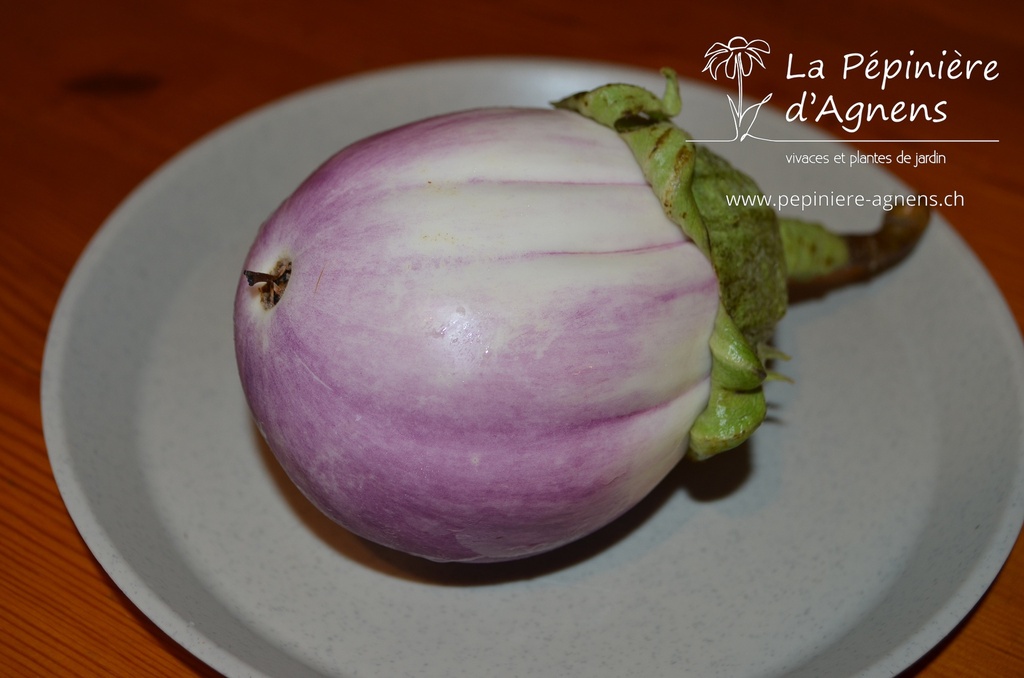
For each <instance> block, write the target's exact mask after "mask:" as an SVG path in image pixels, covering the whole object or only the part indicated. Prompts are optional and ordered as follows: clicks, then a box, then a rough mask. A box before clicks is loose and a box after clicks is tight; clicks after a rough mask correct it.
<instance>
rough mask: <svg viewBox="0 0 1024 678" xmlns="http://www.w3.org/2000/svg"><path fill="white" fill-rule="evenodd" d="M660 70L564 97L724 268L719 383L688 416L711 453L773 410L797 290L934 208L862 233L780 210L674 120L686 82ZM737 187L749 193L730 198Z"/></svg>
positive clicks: (836, 280)
mask: <svg viewBox="0 0 1024 678" xmlns="http://www.w3.org/2000/svg"><path fill="white" fill-rule="evenodd" d="M662 74H663V75H664V76H665V81H666V84H665V94H664V95H663V96H662V97H661V98H658V97H657V96H655V95H654V94H651V93H650V92H648V91H647V90H645V89H643V88H642V87H637V86H636V85H626V84H612V85H605V86H604V87H599V88H597V89H595V90H592V91H589V92H581V93H579V94H575V95H573V96H570V97H568V98H566V99H563V100H561V101H558V102H556V103H555V104H554V105H555V106H556V107H557V108H563V109H567V110H572V111H576V112H577V113H580V114H581V115H583V116H585V117H587V118H590V119H591V120H594V121H595V122H598V123H600V124H602V125H604V126H606V127H610V128H611V129H614V130H615V131H616V132H618V133H619V136H620V137H621V138H622V139H623V141H625V142H626V144H627V146H629V148H630V150H632V152H633V156H634V157H635V158H636V160H637V162H638V163H639V165H640V167H641V169H642V170H643V173H644V176H645V177H646V179H647V182H648V183H649V184H650V186H651V189H652V190H653V191H654V194H655V195H656V196H657V197H658V200H659V201H660V202H661V204H662V207H663V208H664V209H665V214H666V215H667V216H668V218H669V219H670V220H672V222H673V223H675V224H676V225H678V226H679V228H680V229H681V230H682V231H683V233H685V234H686V236H687V237H689V238H690V239H691V240H692V241H693V242H694V244H696V246H697V247H698V248H700V250H701V251H702V252H703V253H704V254H705V255H706V256H707V257H708V259H709V260H710V261H711V264H712V265H713V266H714V268H715V274H716V275H717V277H718V286H719V293H720V294H719V296H720V300H721V303H720V308H719V311H718V315H717V317H716V319H715V326H714V328H713V330H712V334H711V340H710V342H709V344H710V349H711V360H712V362H711V393H710V397H709V399H708V405H707V407H706V408H705V410H704V411H703V412H702V413H701V414H700V415H698V417H697V419H696V421H695V422H694V424H693V426H692V427H691V428H690V449H689V452H688V454H689V456H690V457H691V458H694V459H707V458H708V457H711V456H714V455H716V454H718V453H719V452H723V451H725V450H728V449H731V448H733V447H736V446H737V445H740V444H742V443H743V441H745V440H746V439H747V438H749V437H750V435H751V434H753V432H754V431H755V430H757V428H758V427H759V426H760V425H761V422H763V421H764V418H765V414H766V411H767V405H766V403H765V397H764V382H766V381H770V380H775V379H785V377H783V376H781V375H779V374H777V373H775V372H772V371H770V370H769V369H767V363H768V362H770V361H772V360H776V359H782V360H786V359H788V356H786V355H785V354H783V353H782V352H781V351H778V350H777V349H775V348H773V347H772V346H770V345H769V343H768V341H769V340H770V339H771V336H772V333H773V331H774V329H775V325H776V324H777V323H778V321H779V320H780V319H782V316H783V315H784V314H785V313H786V307H787V305H788V303H789V301H790V300H791V299H799V298H801V297H805V296H811V295H819V294H821V293H824V292H827V291H829V290H831V289H834V288H836V287H842V286H845V285H848V284H850V283H853V282H859V281H864V280H867V279H869V278H871V277H873V276H874V275H876V274H878V273H880V272H882V271H885V270H887V269H889V268H891V267H893V266H895V265H896V264H898V263H899V262H900V261H902V260H903V259H904V258H905V257H907V256H908V255H909V254H910V252H912V251H913V250H914V248H915V247H916V245H917V243H918V241H919V240H920V239H921V237H922V235H923V234H924V232H925V229H926V228H927V226H928V221H929V210H928V208H926V207H914V206H901V207H897V208H893V209H892V210H890V211H887V212H886V213H885V216H884V218H883V220H882V225H881V227H880V228H879V229H878V230H877V231H875V232H873V233H868V234H862V235H849V234H848V235H839V234H836V233H833V232H831V231H829V230H828V229H827V228H825V227H824V226H822V225H820V224H815V223H809V222H805V221H801V220H798V219H793V218H788V217H780V216H778V215H776V214H775V212H774V211H773V210H772V209H771V208H770V207H768V206H767V205H766V204H764V203H763V194H762V193H761V190H760V189H759V188H758V187H757V185H756V184H755V183H754V181H753V180H752V179H751V178H750V177H748V176H747V175H745V174H743V173H742V172H740V171H739V170H737V169H735V168H734V167H732V166H731V165H730V164H729V163H728V162H726V161H725V160H724V159H723V158H721V157H719V156H718V155H716V154H714V153H712V152H711V151H710V150H708V149H707V148H703V147H697V146H696V145H694V144H693V143H692V142H691V140H690V137H689V135H687V134H686V132H684V131H683V130H681V129H679V128H678V127H676V126H675V125H674V124H673V123H672V121H671V119H672V118H673V117H674V116H676V115H678V114H679V112H680V110H681V108H682V102H681V99H680V97H679V83H678V81H677V79H676V74H675V72H674V71H672V69H669V68H665V69H662ZM727 196H748V199H747V200H739V201H733V203H734V204H729V202H728V201H727ZM744 203H746V204H744Z"/></svg>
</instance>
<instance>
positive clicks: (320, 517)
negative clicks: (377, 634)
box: [253, 425, 752, 586]
mask: <svg viewBox="0 0 1024 678" xmlns="http://www.w3.org/2000/svg"><path fill="white" fill-rule="evenodd" d="M253 439H254V441H255V442H256V443H257V445H258V447H259V451H260V455H261V457H262V460H263V463H264V464H265V465H266V466H267V469H268V470H269V472H270V474H271V476H272V478H273V480H274V483H275V484H276V485H277V487H278V489H279V490H280V491H281V494H282V495H283V496H284V498H285V500H286V501H287V503H288V505H289V506H290V507H291V509H292V510H294V511H295V513H296V515H297V516H298V517H299V519H300V520H301V521H302V522H303V523H304V524H305V525H306V526H307V527H308V528H309V529H310V531H312V532H313V534H315V535H316V536H317V538H319V539H320V540H322V541H323V542H324V543H326V544H327V545H328V546H330V547H331V548H332V549H334V550H335V551H337V552H338V553H339V554H341V555H342V556H344V557H345V558H346V559H348V560H350V561H353V562H356V563H358V564H360V565H362V566H364V567H368V568H370V569H373V570H375V571H377V572H380V573H381V574H385V575H388V576H393V577H396V578H399V579H405V580H408V581H417V582H423V583H429V584H434V585H442V586H486V585H493V584H501V583H505V582H512V581H520V580H527V579H533V578H536V577H542V576H545V575H548V574H551V573H553V572H557V571H559V570H563V569H566V568H569V567H572V566H573V565H576V564H578V563H581V562H583V561H586V560H588V559H590V558H593V557H595V556H597V555H598V554H600V553H601V552H603V551H606V550H608V549H610V548H611V547H613V546H614V545H615V544H617V543H619V542H621V541H622V540H624V539H626V538H627V537H628V536H629V535H630V534H632V533H633V532H634V531H636V530H637V529H639V528H640V527H641V526H642V525H643V524H644V523H645V522H647V521H648V520H649V519H650V518H651V517H652V516H653V515H654V514H655V513H657V511H658V510H659V509H660V508H661V507H662V506H663V505H664V504H665V503H666V502H667V501H668V500H669V499H670V498H671V497H672V496H673V495H674V494H675V493H677V492H686V494H687V495H688V496H689V497H690V499H691V500H692V501H693V502H694V503H696V504H701V503H709V502H715V501H718V500H722V499H725V498H727V497H728V496H730V495H731V494H733V493H734V492H736V491H737V490H739V488H740V487H742V486H743V484H744V483H745V482H746V480H747V479H748V478H749V476H750V474H751V469H752V465H751V448H750V443H749V442H748V443H745V444H743V445H741V446H740V447H738V448H736V449H734V450H730V451H729V452H727V453H724V454H721V455H719V456H716V457H713V458H712V459H709V460H707V461H703V462H693V461H689V460H686V459H684V460H683V461H682V462H681V463H679V464H678V465H677V466H676V468H674V469H673V470H672V472H671V473H669V475H668V476H667V477H666V478H665V479H664V480H663V481H662V482H661V483H660V484H659V485H658V486H657V487H656V488H654V490H653V491H652V492H651V493H650V494H649V495H647V497H645V498H644V499H643V500H642V501H641V502H640V503H639V504H637V505H636V506H635V507H633V508H632V509H631V510H629V511H628V512H626V513H625V514H624V515H623V516H621V517H620V518H618V519H617V520H615V521H613V522H612V523H611V524H609V525H606V526H605V527H603V528H601V529H600V530H598V531H596V532H594V533H592V534H590V535H589V536H586V537H583V538H582V539H579V540H577V541H575V542H573V543H571V544H567V545H566V546H562V547H560V548H557V549H555V550H553V551H549V552H547V553H542V554H539V555H536V556H531V557H529V558H524V559H522V560H516V561H510V562H505V563H486V564H471V563H435V562H432V561H429V560H425V559H423V558H420V557H417V556H412V555H409V554H406V553H401V552H399V551H395V550H394V549H390V548H388V547H385V546H381V545H379V544H376V543H373V542H371V541H369V540H367V539H363V538H362V537H359V536H357V535H355V534H353V533H351V532H349V531H348V530H346V529H345V528H343V527H342V526H340V525H338V524H337V523H335V522H334V521H332V520H331V519H330V518H328V517H327V516H326V515H325V514H324V513H322V512H321V511H320V509H318V508H317V507H316V506H315V505H314V504H313V503H312V502H310V501H309V500H308V499H307V498H306V496H305V495H303V494H302V492H301V490H299V488H298V486H296V485H295V484H294V483H293V482H292V481H291V479H290V478H289V477H288V475H287V474H286V473H285V471H284V469H283V468H282V467H281V465H280V464H279V463H278V461H277V459H276V458H275V457H274V454H273V452H272V451H271V450H270V448H269V447H268V446H267V444H266V442H265V441H264V440H263V438H262V436H261V435H260V433H259V431H258V430H257V429H256V427H255V425H253Z"/></svg>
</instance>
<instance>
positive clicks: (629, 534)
mask: <svg viewBox="0 0 1024 678" xmlns="http://www.w3.org/2000/svg"><path fill="white" fill-rule="evenodd" d="M613 80H627V81H632V82H636V83H638V84H643V85H646V86H648V87H650V88H652V89H654V90H655V91H660V90H661V87H662V81H661V78H660V77H659V76H658V75H657V74H654V73H648V72H641V71H636V70H631V69H625V68H621V67H615V66H610V65H602V64H584V63H578V62H561V61H555V62H553V61H546V60H489V61H473V62H456V63H437V64H426V65H419V66H413V67H410V68H402V69H397V70H391V71H386V72H381V73H374V74H370V75H367V76H364V77H359V78H354V79H350V80H346V81H343V82H340V83H336V84H331V85H328V86H325V87H322V88H319V89H315V90H312V91H309V92H305V93H302V94H301V95H298V96H295V97H292V98H289V99H287V100H285V101H283V102H280V103H276V104H274V105H271V106H269V107H266V108H264V109H262V110H259V111H256V112H254V113H253V114H251V115H248V116H246V117H244V118H242V119H241V120H238V121H237V122H235V123H232V124H231V125H228V126H227V127H226V128H224V129H222V130H219V131H217V132H216V133H215V134H213V135H211V136H210V137H208V138H206V139H204V140H203V141H201V142H200V143H198V144H196V145H195V146H194V147H192V148H190V149H188V150H187V151H186V152H184V153H182V154H181V155H180V156H179V157H177V158H175V159H174V160H173V161H172V162H170V163H168V165H167V166H166V167H164V168H163V169H162V170H160V171H159V172H158V173H156V174H155V175H154V176H153V177H152V178H151V179H149V180H148V181H146V182H145V183H144V184H143V185H142V186H140V187H139V189H138V190H137V191H135V192H134V193H133V194H132V195H131V196H130V197H129V198H128V199H127V200H126V201H125V203H124V204H123V205H122V206H121V207H120V208H119V209H118V210H117V211H116V212H115V213H114V214H113V215H112V216H111V218H110V219H109V221H108V222H107V223H106V224H105V225H104V226H103V228H102V229H101V230H100V232H99V233H98V235H97V236H96V238H95V239H94V241H93V242H92V243H91V244H90V245H89V247H88V249H87V251H86V252H85V254H84V255H83V256H82V258H81V260H80V262H79V263H78V265H77V267H76V268H75V270H74V273H73V275H72V276H71V278H70V280H69V281H68V284H67V287H66V289H65V291H64V294H63V296H62V297H61V300H60V305H59V308H58V310H57V312H56V315H55V317H54V320H53V325H52V328H51V331H50V335H49V338H48V343H47V348H46V357H45V365H44V370H43V385H42V407H43V413H44V417H45V433H46V439H47V444H48V446H49V452H50V457H51V460H52V464H53V469H54V474H55V476H56V478H57V481H58V483H59V485H60V489H61V492H62V494H63V497H64V499H65V501H66V503H67V506H68V510H69V511H70V513H71V515H72V516H73V517H74V520H75V523H76V524H77V526H78V529H79V530H80V531H81V534H82V536H83V538H84V539H85V541H86V542H87V543H88V545H89V547H90V548H91V549H92V551H93V552H94V553H95V555H96V557H97V559H98V560H99V561H100V563H101V564H102V565H103V567H104V568H106V570H107V571H108V572H109V573H110V576H111V577H112V578H113V580H114V581H115V582H116V583H117V584H118V586H120V587H121V588H122V589H123V590H124V592H125V593H126V595H127V596H128V597H129V598H130V599H131V600H132V601H133V602H134V603H135V604H136V605H138V607H139V609H141V610H142V611H143V612H144V613H145V614H146V615H147V616H149V617H150V618H151V619H152V620H153V621H154V622H155V623H156V624H157V625H158V626H160V627H161V628H162V629H164V630H165V631H166V632H167V633H168V634H170V636H171V637H173V638H174V639H175V640H177V641H178V642H179V643H181V644H182V645H183V646H185V647H186V648H188V649H189V650H190V651H191V652H193V653H194V654H196V655H197V656H198V657H200V658H201V659H202V660H204V661H206V662H208V663H209V664H211V665H212V666H214V667H215V668H217V669H219V670H220V671H221V672H223V673H225V674H228V675H231V676H243V675H258V676H288V677H290V678H295V677H301V676H345V677H351V678H354V677H356V676H360V677H365V676H387V677H389V678H395V677H401V676H421V677H422V676H428V677H429V676H445V677H451V678H455V677H457V676H484V675H486V676H491V677H504V676H526V675H546V676H551V675H557V676H588V677H590V678H598V677H605V676H607V677H612V676H614V677H620V676H624V675H641V676H658V675H673V676H700V677H702V678H708V677H710V676H729V677H730V678H740V677H744V676H779V675H794V676H821V675H829V676H833V677H839V676H883V675H892V674H894V673H896V672H898V671H899V670H900V669H902V668H904V667H906V666H907V665H908V664H910V663H912V662H913V661H914V660H915V659H917V658H918V657H920V656H921V655H922V654H923V653H925V652H926V651H927V650H928V649H929V648H931V647H932V646H933V645H934V644H936V643H937V642H938V641H939V640H940V639H942V637H943V636H944V635H946V634H947V633H948V632H949V631H950V630H951V629H953V628H954V627H955V626H956V624H957V623H958V622H959V621H960V620H961V619H962V618H963V616H964V615H965V614H966V613H967V612H968V611H969V610H970V609H971V607H972V606H973V605H974V604H975V602H976V601H977V600H978V599H979V598H980V597H981V595H982V594H983V593H984V591H985V590H986V588H987V587H988V586H989V584H990V583H991V581H992V579H993V578H994V577H995V575H996V573H997V572H998V570H999V568H1000V566H1001V565H1002V563H1003V561H1004V559H1005V558H1006V556H1007V554H1008V552H1009V550H1010V548H1011V546H1012V544H1013V542H1014V540H1015V539H1016V537H1017V534H1018V531H1019V529H1020V527H1021V521H1022V514H1024V502H1022V498H1024V473H1022V467H1021V452H1022V450H1024V442H1022V439H1024V434H1022V429H1021V420H1022V414H1024V395H1022V391H1024V389H1022V384H1024V367H1022V365H1024V360H1022V345H1021V338H1020V336H1019V334H1018V333H1017V329H1016V325H1015V324H1014V322H1013V319H1012V317H1011V316H1010V314H1009V313H1008V311H1007V309H1006V307H1005V305H1004V303H1003V300H1002V298H1001V297H1000V295H999V293H998V291H997V289H996V288H995V287H994V286H993V284H992V282H991V281H990V279H989V278H988V276H987V275H986V273H985V271H984V270H983V269H982V267H981V266H980V265H979V263H978V262H977V261H976V260H975V258H974V257H973V256H972V254H971V253H970V252H969V251H968V250H967V249H966V248H965V246H964V244H963V243H962V242H961V240H960V239H959V238H958V237H957V236H956V235H955V234H954V232H953V231H952V230H951V229H950V227H949V226H948V225H947V224H946V223H945V222H944V221H943V220H942V219H941V218H939V217H937V218H936V219H935V220H934V221H933V223H932V226H931V229H930V231H929V232H928V234H927V235H926V238H925V240H924V242H923V243H922V244H921V246H920V249H919V250H918V251H917V252H916V253H915V254H914V255H913V256H912V258H911V259H910V260H909V261H907V262H905V263H904V264H903V265H902V266H901V267H900V268H899V269H897V270H895V271H893V272H892V273H890V274H888V275H886V276H884V277H882V278H880V279H877V280H875V281H874V282H872V283H871V284H868V285H863V286H857V287H853V288H849V289H846V290H843V291H841V292H838V293H836V294H833V295H831V296H829V297H827V298H825V299H823V300H818V301H814V302H808V303H804V304H802V305H800V306H797V307H795V308H793V309H792V310H791V312H790V314H789V315H788V316H787V318H786V319H785V320H784V321H783V323H782V326H781V328H780V330H779V333H778V337H777V343H778V344H779V345H780V347H781V348H782V349H783V350H785V351H787V352H788V353H790V354H792V355H793V356H794V360H793V361H792V362H791V363H789V364H787V365H786V371H787V372H788V373H789V374H790V375H791V376H792V377H793V378H794V379H795V380H796V384H795V385H792V386H791V385H786V384H781V383H780V384H773V385H772V386H771V389H770V393H769V396H770V400H771V401H772V403H773V405H772V407H773V409H772V415H771V420H770V421H769V422H768V423H767V424H766V425H765V426H764V427H762V429H761V430H760V431H759V432H758V433H757V434H756V436H755V438H754V440H753V442H752V444H750V445H749V446H747V447H745V448H742V449H740V450H738V451H736V452H734V453H731V454H728V455H723V456H722V457H719V458H716V459H714V460H712V461H711V462H708V463H706V464H705V465H696V464H692V463H684V464H682V465H681V466H680V468H679V469H678V470H677V472H675V473H674V474H673V475H672V476H671V477H670V478H669V479H668V480H667V481H666V482H665V483H664V484H663V485H662V486H661V487H660V488H659V489H658V490H657V491H656V492H655V493H654V494H653V495H652V496H651V497H650V498H649V499H648V500H647V501H645V502H644V503H643V504H642V505H641V506H639V507H638V508H637V509H636V510H634V511H632V512H631V513H630V514H628V515H627V516H626V517H624V518H623V519H622V520H620V521H619V522H617V523H615V524H614V525H612V526H610V527H609V528H607V529H605V530H603V531H602V532H600V533H598V534H596V535H594V536H592V537H590V538H588V539H586V540H584V541H583V542H581V543H578V544H575V545H573V546H570V547H568V548H565V549H562V550H561V551H558V552H555V553H552V554H549V555H547V556H542V557H539V558H536V559H533V560H527V561H522V562H519V563H513V564H507V565H500V566H442V565H434V564H428V563H425V562H420V561H417V560H414V559H411V558H405V557H401V556H398V555H395V554H392V553H389V552H386V551H384V550H382V549H380V548H377V547H374V546H372V545H369V544H367V543H365V542H363V541H361V540H359V539H356V538H353V537H351V536H349V535H348V534H347V533H346V532H345V531H343V530H342V529H340V528H338V527H335V526H334V525H333V524H331V523H329V522H328V521H326V520H325V519H324V518H322V517H321V516H320V515H319V514H318V513H317V512H316V511H315V509H312V508H311V507H310V505H309V504H308V503H307V502H306V501H305V500H304V499H303V498H302V497H301V496H300V495H299V494H298V493H297V492H296V491H295V490H294V489H292V487H291V486H290V484H289V483H288V481H287V480H285V479H284V478H283V476H282V473H281V471H279V470H278V467H277V465H276V464H275V462H274V461H273V459H272V457H271V456H270V455H269V453H268V452H267V450H266V448H265V447H264V446H263V445H262V443H261V441H260V439H259V436H258V434H257V433H256V432H255V430H254V428H253V426H252V424H251V423H250V420H249V416H248V412H247V410H246V406H245V403H244V400H243V397H242V394H241V392H240V388H239V384H238V380H237V376H236V372H235V362H234V354H233V346H232V339H231V336H232V327H231V305H232V296H233V290H234V288H235V282H236V280H237V279H238V276H239V275H240V270H239V267H240V265H241V262H242V259H243V256H244V254H245V252H246V250H247V248H248V245H249V243H250V240H251V239H252V237H253V236H254V234H255V231H256V229H257V227H258V226H259V224H260V222H261V220H262V219H263V218H264V217H265V216H266V215H267V214H268V213H269V212H270V210H271V209H272V208H273V207H275V206H276V205H277V203H278V202H279V201H280V200H281V199H282V198H284V197H285V196H286V195H287V194H288V193H289V192H290V191H291V190H292V189H293V188H294V186H295V185H296V184H297V183H298V182H299V181H300V180H301V179H302V178H303V177H304V176H305V175H306V174H308V173H309V172H310V171H311V170H312V169H314V167H315V166H316V165H317V164H319V163H320V162H321V161H322V160H323V159H325V158H326V157H327V156H328V155H329V154H330V153H332V152H333V151H335V150H336V149H338V148H340V147H341V146H343V145H345V144H347V143H348V142H351V141H354V140H355V139H357V138H360V137H363V136H365V135H367V134H369V133H371V132H374V131H377V130H380V129H384V128H387V127H391V126H394V125H397V124H399V123H403V122H406V121H409V120H413V119H416V118H420V117H424V116H426V115H430V114H434V113H440V112H444V111H448V110H453V109H460V108H467V107H472V106H478V105H496V104H526V105H538V106H543V105H545V104H546V102H548V101H550V100H553V99H556V98H559V97H561V96H563V95H565V94H568V93H572V92H575V91H578V90H581V89H586V88H590V87H593V86H597V85H600V84H602V83H605V82H608V81H613ZM683 93H684V102H685V103H684V109H683V110H684V114H683V116H682V121H683V124H684V126H686V127H688V128H689V129H690V130H691V131H692V132H693V133H694V134H695V135H696V136H698V137H705V138H717V137H720V136H723V134H727V133H728V132H730V131H731V123H730V120H729V118H728V116H727V111H728V109H727V105H728V104H727V102H726V99H725V92H724V91H723V90H713V89H709V88H705V87H702V86H700V85H698V84H695V83H688V82H686V83H684V92H683ZM757 126H758V130H757V131H758V132H759V133H760V135H761V136H772V137H774V138H791V137H792V136H793V135H794V127H793V125H789V124H787V123H786V122H785V121H784V120H783V119H782V118H781V117H780V116H778V115H777V114H773V113H772V112H771V111H764V112H762V114H761V117H760V118H758V121H757ZM797 129H798V132H799V134H801V135H803V136H805V137H807V138H816V139H821V138H823V137H820V136H816V135H817V133H816V132H815V131H813V130H811V129H809V128H803V127H801V128H797ZM814 146H815V147H816V148H821V149H824V150H827V151H828V152H841V151H848V150H849V149H848V148H844V147H842V146H840V145H838V144H835V143H831V142H828V143H822V144H821V145H819V144H815V145H814ZM717 150H719V151H720V152H722V153H723V154H725V155H726V156H729V157H731V158H733V159H734V160H736V161H737V162H740V163H742V166H743V167H744V169H746V170H747V171H748V172H750V173H751V174H753V175H754V177H755V178H757V179H758V180H759V181H760V182H761V184H762V187H763V188H764V189H765V191H766V192H810V191H819V192H827V191H829V190H835V189H837V188H840V187H841V189H842V190H844V191H849V192H861V193H866V194H873V193H903V192H905V187H903V186H900V185H899V184H898V183H897V182H896V181H895V180H894V179H893V178H892V177H890V176H889V175H887V174H886V173H884V172H883V171H881V170H879V169H876V168H871V167H867V168H861V169H853V168H849V167H836V166H832V167H828V168H826V170H825V171H822V170H821V168H810V169H807V168H801V167H799V166H793V165H789V164H787V163H786V162H785V161H784V159H783V156H784V154H785V153H786V152H790V151H792V150H794V149H793V147H792V146H788V145H786V144H774V145H773V144H767V143H764V142H756V141H749V140H748V141H745V142H743V143H742V144H740V143H733V144H721V145H719V148H718V149H717ZM807 214H808V215H809V216H813V217H816V218H824V219H827V220H828V221H829V222H830V223H831V224H833V225H834V226H836V227H838V228H842V229H846V230H851V231H852V230H867V229H870V228H873V227H874V226H875V225H876V223H877V222H878V218H879V212H878V210H875V209H863V210H861V209H852V208H845V209H844V208H831V209H821V210H815V211H811V212H808V213H807Z"/></svg>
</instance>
